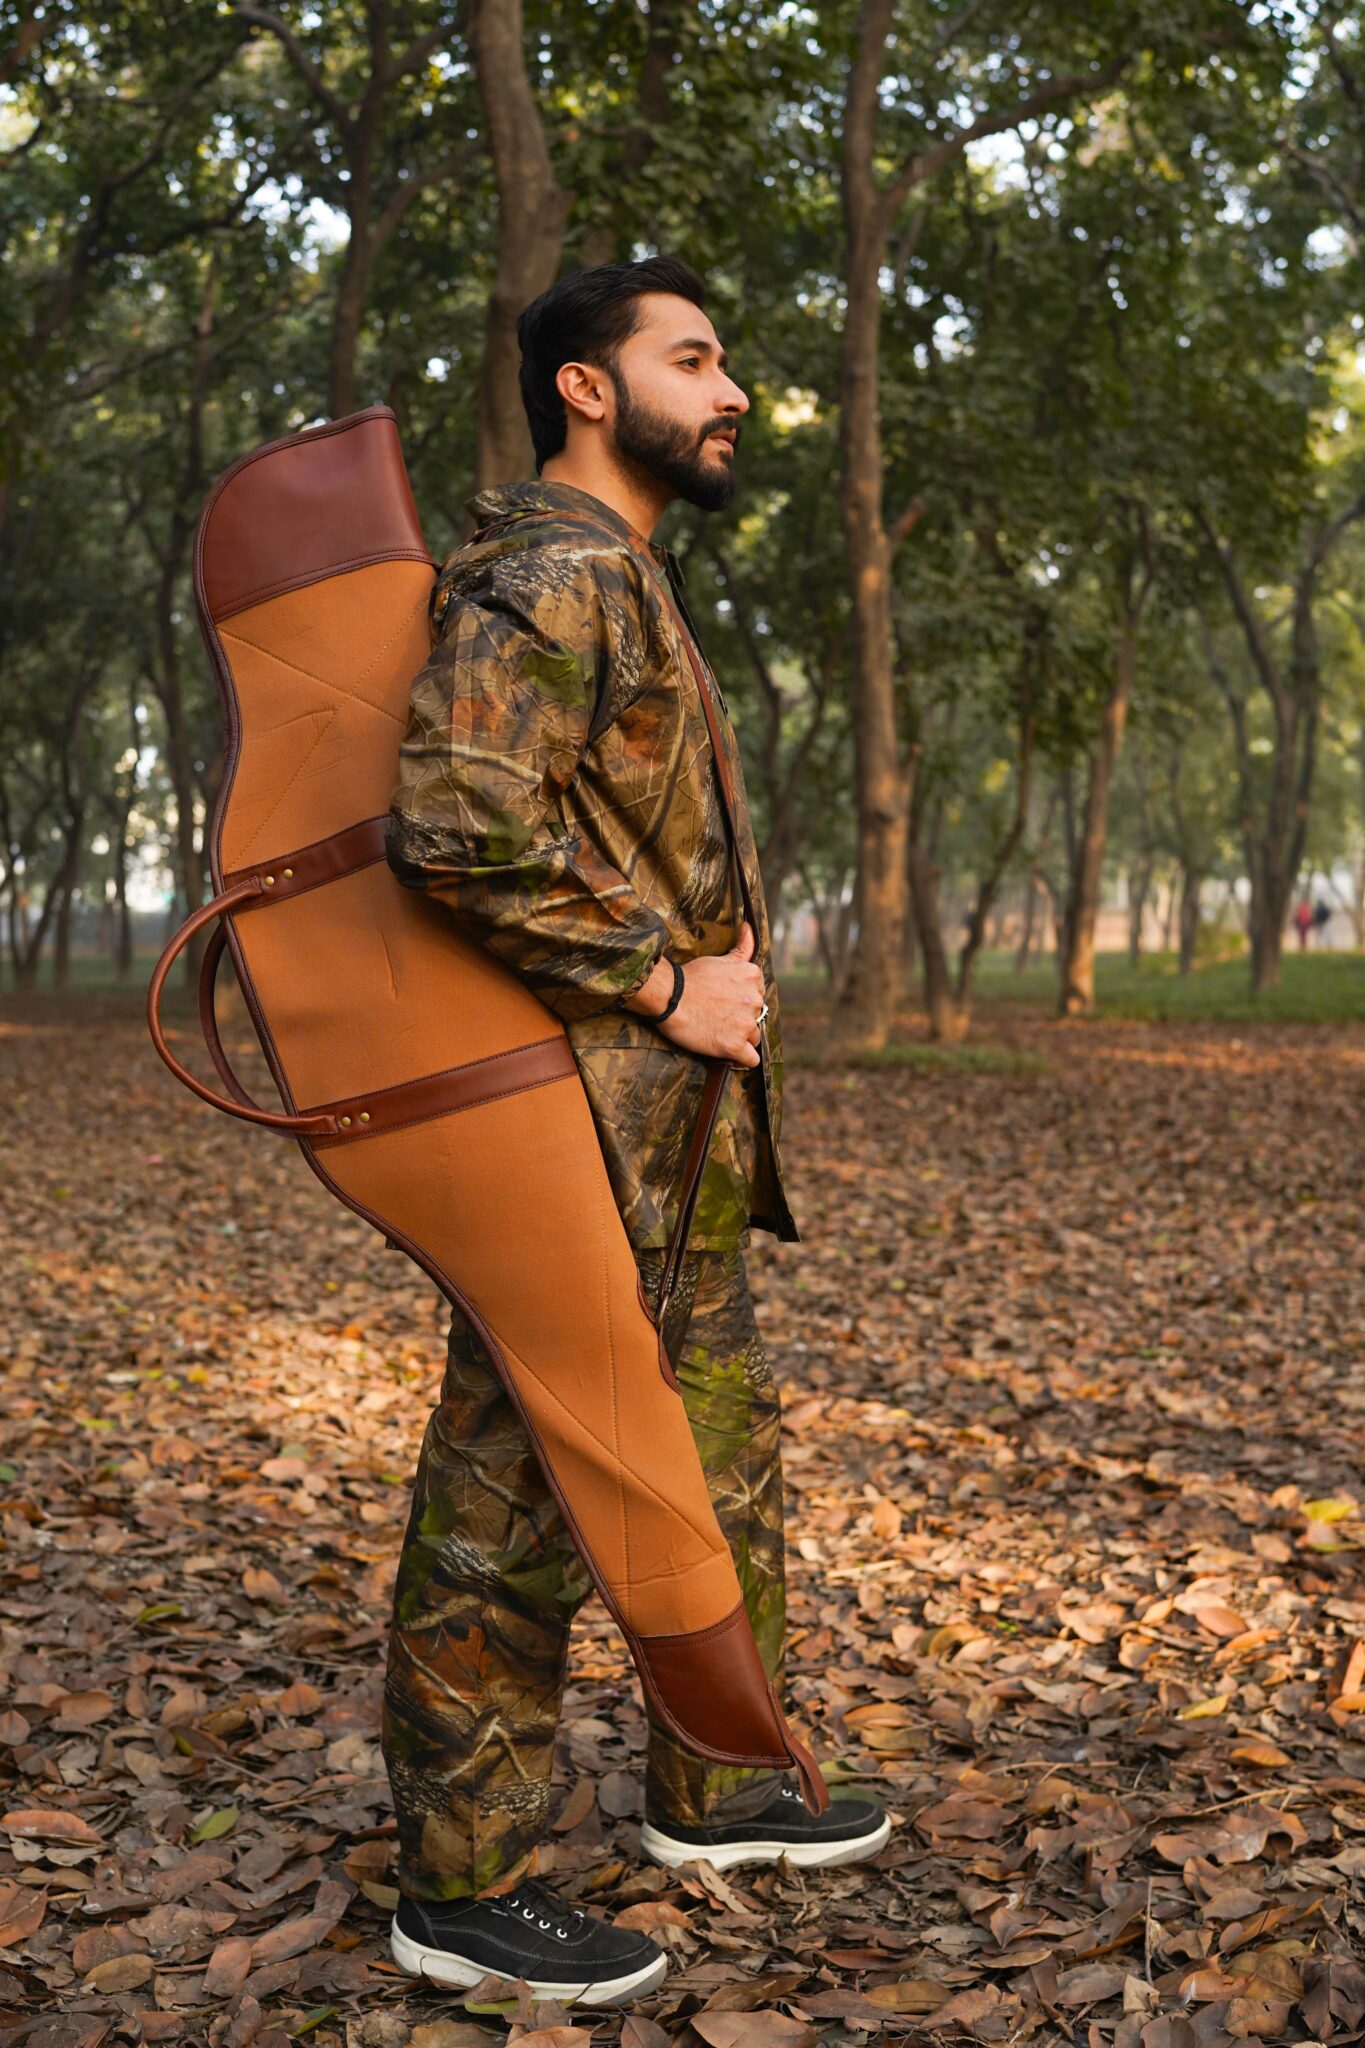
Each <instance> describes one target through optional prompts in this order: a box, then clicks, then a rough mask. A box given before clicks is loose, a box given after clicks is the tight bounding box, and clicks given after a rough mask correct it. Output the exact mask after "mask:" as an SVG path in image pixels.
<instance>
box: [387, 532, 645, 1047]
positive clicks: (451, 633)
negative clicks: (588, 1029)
mask: <svg viewBox="0 0 1365 2048" xmlns="http://www.w3.org/2000/svg"><path fill="white" fill-rule="evenodd" d="M535 555H536V557H537V562H538V570H537V573H538V576H539V581H538V582H533V581H532V580H531V579H530V577H529V576H528V567H527V558H526V557H525V556H514V557H511V558H498V559H495V560H494V561H493V562H492V563H490V564H489V565H488V569H487V572H486V574H485V577H484V580H483V581H482V582H481V584H480V585H479V587H478V590H477V593H476V594H475V595H473V596H466V595H462V594H457V595H456V596H455V597H454V598H453V599H452V601H451V603H450V605H449V606H448V608H447V611H446V615H445V618H444V621H443V623H442V629H441V634H440V638H439V639H438V641H437V643H436V645H435V647H434V648H433V650H432V653H431V656H430V658H429V660H428V661H427V662H426V664H425V665H424V666H423V668H422V669H421V670H420V671H419V672H418V674H417V676H416V678H415V680H414V682H413V686H412V692H411V697H410V701H409V710H408V723H407V730H406V733H405V735H404V738H403V741H402V745H401V748H400V752H399V774H398V784H397V787H396V789H395V791H394V794H393V800H392V803H391V805H390V809H389V822H388V832H387V842H386V843H387V852H388V860H389V865H390V867H391V868H392V870H393V872H394V873H395V875H397V877H398V879H399V881H400V882H403V883H405V884H406V885H407V886H408V887H410V888H415V889H422V890H425V891H426V893H427V894H428V895H430V896H433V897H435V898H437V899H438V900H439V901H440V902H442V903H444V904H445V905H446V906H447V907H448V908H449V909H450V911H451V912H452V913H453V914H454V916H455V918H456V920H457V921H458V923H459V924H460V926H461V928H462V929H463V930H465V931H466V932H467V933H468V934H469V935H470V936H472V937H474V938H476V939H478V940H479V941H480V943H481V944H483V945H484V946H486V947H487V948H488V950H489V951H490V952H491V953H493V954H494V955H495V956H496V957H497V958H498V959H499V960H501V961H502V962H503V963H504V965H506V966H508V967H510V968H511V969H512V970H513V971H514V972H515V973H516V974H518V975H520V977H521V978H522V979H523V980H524V981H525V982H526V983H527V985H528V986H529V987H530V988H531V989H532V990H533V991H534V993H535V994H536V995H537V996H538V997H539V998H540V1000H541V1001H542V1002H543V1003H544V1004H546V1006H547V1007H548V1008H549V1009H551V1010H553V1011H555V1012H556V1014H557V1015H559V1016H560V1017H562V1018H564V1019H565V1020H566V1021H569V1020H571V1019H574V1018H578V1017H590V1016H593V1015H595V1014H596V1013H597V1012H599V1011H603V1010H608V1009H611V1008H612V1007H613V1006H614V1005H616V1004H619V1003H620V1002H621V1000H622V999H623V998H624V997H625V996H628V995H630V994H631V993H632V992H633V991H634V990H635V989H637V988H639V987H640V986H641V985H642V984H643V983H644V982H645V981H646V980H647V979H648V978H649V975H650V972H651V970H652V969H653V967H654V964H655V962H656V961H657V960H658V958H659V956H660V954H661V953H662V952H663V951H664V949H665V947H666V946H667V945H668V942H669V937H670V934H669V930H668V927H667V925H666V924H665V923H664V920H663V919H662V918H661V917H660V916H659V915H658V914H657V913H656V912H655V911H653V910H651V909H650V908H649V907H648V905H647V904H646V903H645V902H644V901H643V899H642V898H641V897H640V896H639V895H638V894H637V893H636V891H635V889H634V888H633V887H632V885H631V884H630V882H629V881H628V880H627V879H626V877H625V876H624V875H622V874H620V873H618V871H617V870H616V868H614V867H613V866H611V865H610V864H609V863H608V862H607V861H606V860H605V859H603V857H602V855H601V854H600V852H599V851H598V849H597V848H596V847H595V846H593V845H592V844H591V843H590V842H589V841H588V840H586V839H585V838H584V837H583V836H582V835H581V833H579V832H576V831H574V830H573V829H572V828H571V827H570V826H569V825H568V824H567V823H566V821H565V816H564V812H563V809H562V807H561V804H560V798H561V797H562V795H563V793H564V791H565V790H566V789H567V788H568V786H569V784H570V782H571V781H572V779H573V777H574V775H575V773H576V771H577V769H578V765H579V762H580V760H581V758H582V756H583V752H584V750H585V748H586V746H587V743H588V739H589V734H590V729H591V727H592V722H593V714H594V710H595V707H596V704H597V701H598V691H599V683H600V682H603V683H604V682H605V680H606V674H607V671H608V669H609V667H610V665H611V662H612V659H613V657H614V655H619V654H621V653H628V652H630V650H626V649H621V648H619V647H618V646H617V644H616V643H617V642H618V641H619V639H620V637H621V635H622V633H623V632H625V631H629V630H630V628H629V626H628V625H627V623H626V622H625V621H624V620H623V618H622V616H621V607H620V606H619V605H617V606H613V607H612V608H611V611H610V616H608V613H607V608H606V607H605V605H604V600H603V593H602V591H601V589H600V587H599V585H598V581H597V578H596V576H595V575H594V573H593V568H592V563H591V559H590V558H585V557H583V556H582V555H581V554H580V555H574V554H572V553H569V552H567V551H566V552H565V554H564V555H563V556H558V555H556V559H555V560H554V561H551V560H550V559H549V558H548V557H549V550H548V549H543V548H538V549H536V550H535ZM636 658H638V654H637V656H636Z"/></svg>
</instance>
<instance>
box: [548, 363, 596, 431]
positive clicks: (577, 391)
mask: <svg viewBox="0 0 1365 2048" xmlns="http://www.w3.org/2000/svg"><path fill="white" fill-rule="evenodd" d="M555 389H556V391H557V392H558V393H559V395H560V397H561V398H562V399H563V401H564V404H565V406H566V407H567V408H568V410H569V411H570V412H571V413H576V414H577V415H578V417H579V419H581V420H601V419H605V417H606V412H607V397H606V393H607V376H606V372H605V371H604V370H597V369H594V368H593V366H592V364H591V363H561V364H560V366H559V369H558V371H557V372H556V374H555Z"/></svg>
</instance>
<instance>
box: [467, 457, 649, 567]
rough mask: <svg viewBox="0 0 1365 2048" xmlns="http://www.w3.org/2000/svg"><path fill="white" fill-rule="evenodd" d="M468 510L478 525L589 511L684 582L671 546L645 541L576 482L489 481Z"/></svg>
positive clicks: (623, 520)
mask: <svg viewBox="0 0 1365 2048" xmlns="http://www.w3.org/2000/svg"><path fill="white" fill-rule="evenodd" d="M465 511H466V512H467V513H468V514H469V516H470V518H471V519H472V520H473V521H474V522H475V525H476V526H487V525H488V524H489V523H490V522H491V521H492V520H494V519H524V518H534V517H536V515H537V514H543V513H546V512H550V513H553V512H559V511H565V512H580V513H586V514H587V515H588V516H589V517H590V518H592V519H595V520H596V521H597V523H598V525H599V526H605V527H608V528H609V529H610V530H611V532H612V533H614V534H616V535H617V536H618V537H619V538H620V539H621V540H627V541H635V542H637V543H639V544H641V545H643V546H644V547H647V548H648V549H649V552H650V554H651V555H653V557H654V559H655V561H656V562H657V563H658V565H659V567H660V568H661V569H663V570H665V571H668V572H671V573H672V575H673V576H674V577H675V578H676V580H677V582H678V584H679V585H681V584H682V583H683V581H684V577H683V573H682V564H681V562H680V561H679V560H678V557H677V556H676V555H675V554H674V552H673V550H672V548H669V547H665V546H664V544H663V542H662V541H657V540H646V539H645V536H644V535H643V534H642V533H641V532H640V530H639V528H638V527H635V526H632V525H631V523H630V521H629V520H628V519H627V518H625V516H624V515H623V514H622V513H620V512H618V511H617V510H616V508H615V506H613V505H608V504H607V503H606V502H605V500H603V499H602V498H596V497H594V496H593V494H592V492H591V491H581V490H580V489H579V488H578V485H577V484H566V483H561V482H556V483H550V482H547V481H546V480H545V479H544V478H543V477H536V478H534V479H532V480H531V481H529V482H527V483H516V484H490V485H489V486H488V488H487V489H486V490H482V491H476V492H475V494H474V496H473V497H472V498H466V500H465Z"/></svg>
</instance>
